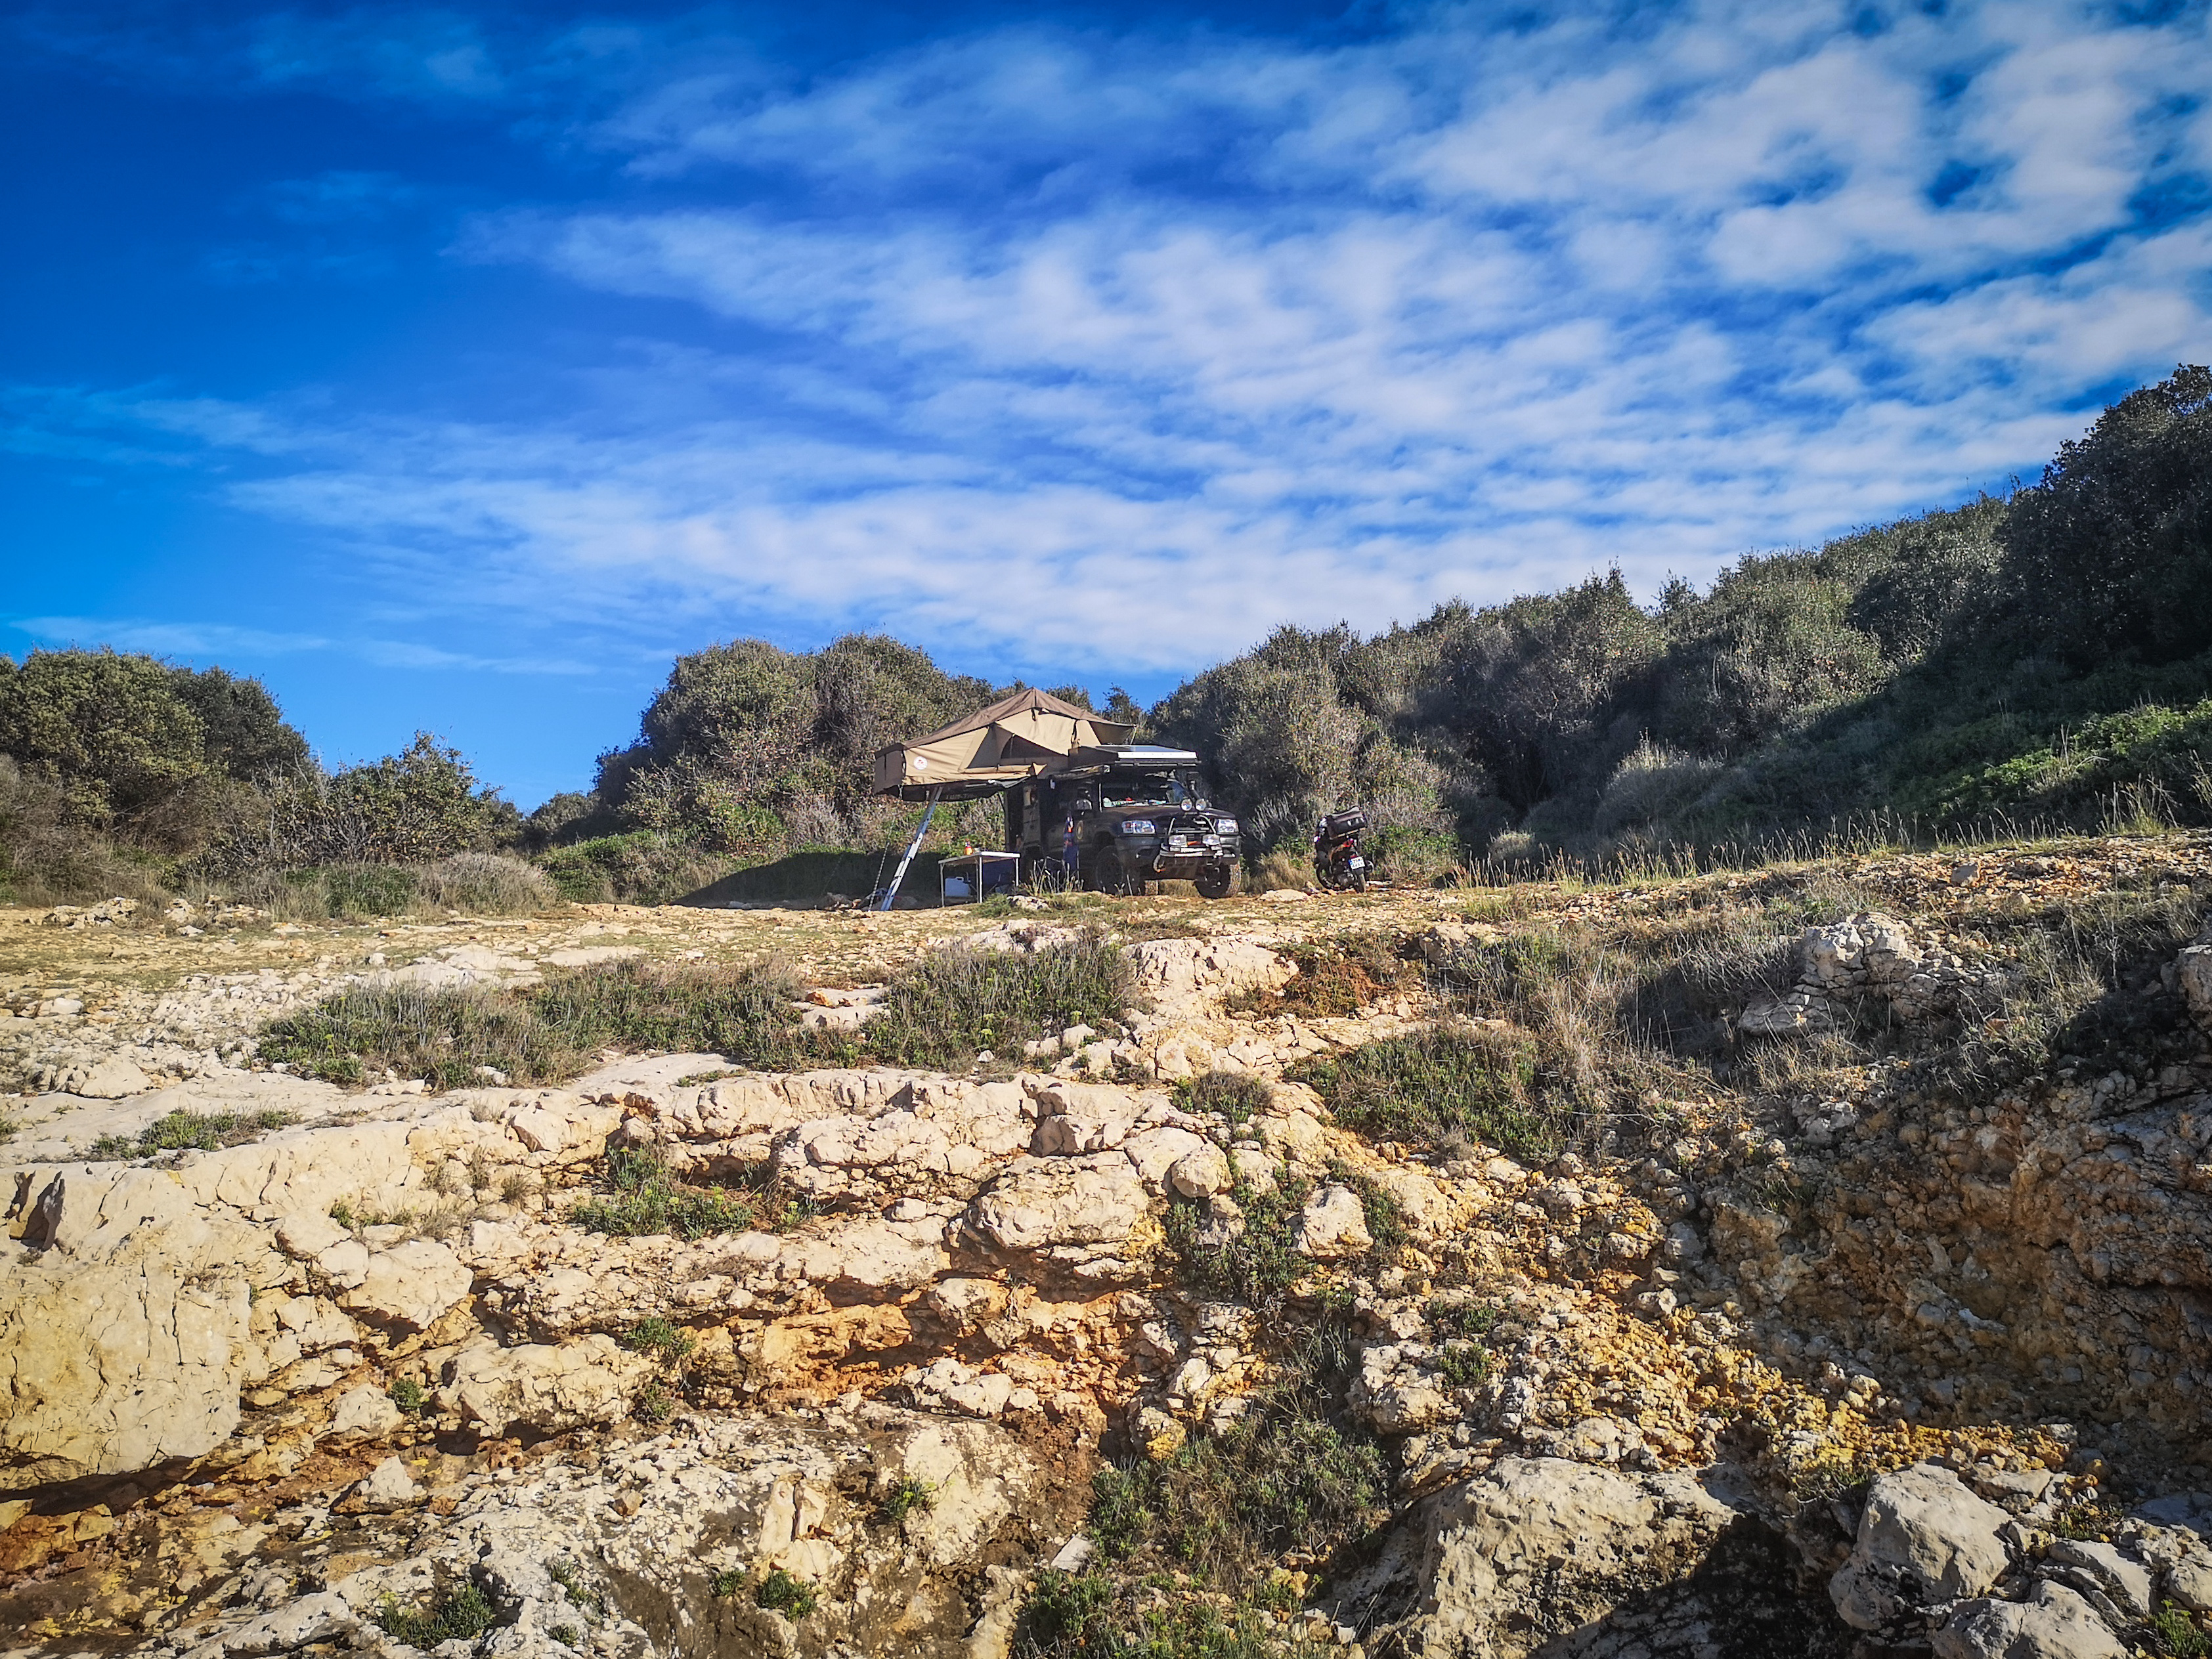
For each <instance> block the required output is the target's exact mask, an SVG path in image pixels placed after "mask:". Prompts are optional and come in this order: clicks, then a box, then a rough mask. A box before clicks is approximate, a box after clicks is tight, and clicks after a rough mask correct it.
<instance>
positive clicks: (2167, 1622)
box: [2150, 1601, 2212, 1659]
mask: <svg viewBox="0 0 2212 1659" xmlns="http://www.w3.org/2000/svg"><path fill="white" fill-rule="evenodd" d="M2150 1631H2151V1635H2152V1636H2153V1637H2154V1638H2155V1639H2156V1641H2157V1643H2158V1645H2159V1649H2160V1651H2161V1652H2163V1653H2164V1654H2166V1656H2167V1659H2205V1656H2206V1655H2208V1654H2212V1637H2208V1636H2206V1635H2205V1633H2204V1631H2203V1626H2200V1625H2198V1624H2197V1621H2196V1620H2194V1619H2192V1618H2191V1617H2190V1616H2189V1610H2188V1609H2187V1608H2186V1607H2182V1606H2180V1605H2179V1603H2177V1602H2173V1601H2165V1602H2161V1603H2160V1605H2159V1609H2158V1611H2157V1612H2156V1613H2153V1614H2152V1615H2151V1616H2150Z"/></svg>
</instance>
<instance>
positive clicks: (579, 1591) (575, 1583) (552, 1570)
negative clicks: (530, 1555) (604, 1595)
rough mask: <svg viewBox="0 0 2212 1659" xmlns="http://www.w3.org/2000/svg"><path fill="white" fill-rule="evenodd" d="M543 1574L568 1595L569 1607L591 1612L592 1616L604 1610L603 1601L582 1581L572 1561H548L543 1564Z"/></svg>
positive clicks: (581, 1576)
mask: <svg viewBox="0 0 2212 1659" xmlns="http://www.w3.org/2000/svg"><path fill="white" fill-rule="evenodd" d="M545 1576H546V1577H549V1578H550V1579H551V1580H552V1581H553V1582H554V1583H556V1584H558V1585H559V1586H560V1587H561V1589H562V1591H563V1592H564V1593H565V1594H566V1595H568V1603H569V1605H570V1606H571V1607H576V1608H578V1609H579V1610H580V1611H582V1612H584V1613H591V1614H592V1615H593V1616H594V1617H596V1616H597V1615H598V1614H599V1613H600V1612H602V1611H603V1610H604V1607H605V1603H603V1602H602V1601H600V1600H599V1595H598V1594H597V1593H596V1592H594V1591H593V1590H592V1589H591V1588H590V1586H588V1585H587V1584H586V1583H584V1577H583V1574H581V1573H580V1572H579V1571H577V1570H576V1565H575V1563H574V1562H573V1561H548V1562H547V1563H546V1564H545Z"/></svg>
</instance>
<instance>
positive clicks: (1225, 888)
mask: <svg viewBox="0 0 2212 1659" xmlns="http://www.w3.org/2000/svg"><path fill="white" fill-rule="evenodd" d="M1193 879H1194V881H1195V882H1196V884H1197V885H1198V896H1199V897H1200V898H1202V899H1221V898H1227V897H1228V896H1229V889H1230V888H1231V885H1233V884H1234V883H1235V881H1236V879H1237V876H1236V872H1234V871H1233V870H1231V868H1230V867H1229V866H1227V865H1225V864H1209V865H1206V866H1205V867H1204V868H1202V869H1201V870H1200V871H1199V872H1198V874H1197V875H1196V876H1195V877H1194V878H1193Z"/></svg>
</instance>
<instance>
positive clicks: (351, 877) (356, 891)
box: [289, 864, 418, 916]
mask: <svg viewBox="0 0 2212 1659" xmlns="http://www.w3.org/2000/svg"><path fill="white" fill-rule="evenodd" d="M315 875H319V876H320V878H321V887H322V893H321V897H322V901H323V902H322V908H323V910H324V913H325V915H332V916H396V915H402V914H404V912H405V911H406V910H407V909H408V908H410V907H411V906H412V905H413V903H414V902H415V895H416V890H417V885H418V884H417V882H416V876H415V872H413V871H411V870H406V869H402V868H400V867H399V866H397V865H391V864H354V865H340V866H337V868H335V869H331V870H323V871H303V872H299V874H298V875H295V876H293V877H291V878H289V879H291V880H293V881H295V882H297V881H298V880H299V879H300V877H301V876H315Z"/></svg>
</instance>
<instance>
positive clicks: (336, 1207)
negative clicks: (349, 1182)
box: [331, 1198, 368, 1233]
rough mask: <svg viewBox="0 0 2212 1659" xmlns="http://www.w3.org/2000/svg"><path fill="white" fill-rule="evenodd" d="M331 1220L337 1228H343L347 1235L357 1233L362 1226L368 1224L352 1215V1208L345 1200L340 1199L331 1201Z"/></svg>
mask: <svg viewBox="0 0 2212 1659" xmlns="http://www.w3.org/2000/svg"><path fill="white" fill-rule="evenodd" d="M331 1220H333V1221H335V1222H337V1224H338V1225H339V1226H341V1227H343V1228H344V1229H345V1230H346V1231H348V1232H349V1233H351V1232H358V1231H361V1229H362V1227H363V1226H365V1225H368V1224H367V1223H365V1222H364V1221H362V1218H360V1217H359V1216H357V1215H356V1214H355V1213H354V1208H353V1206H352V1205H350V1204H349V1203H347V1202H346V1201H345V1200H343V1199H342V1198H340V1199H334V1200H331Z"/></svg>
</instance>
